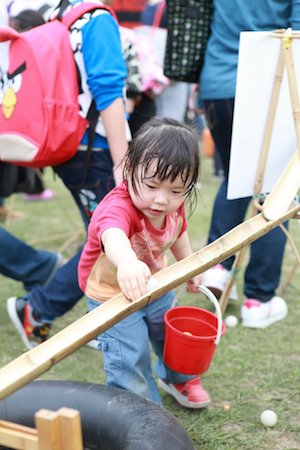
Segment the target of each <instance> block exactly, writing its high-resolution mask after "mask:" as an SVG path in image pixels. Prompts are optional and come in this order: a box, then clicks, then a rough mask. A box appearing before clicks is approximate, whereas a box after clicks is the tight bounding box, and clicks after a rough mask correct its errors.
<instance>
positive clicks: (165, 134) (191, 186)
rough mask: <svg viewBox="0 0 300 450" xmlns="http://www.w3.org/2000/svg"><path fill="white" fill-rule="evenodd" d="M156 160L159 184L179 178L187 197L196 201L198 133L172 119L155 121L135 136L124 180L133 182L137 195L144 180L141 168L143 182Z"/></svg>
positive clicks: (126, 158) (126, 159) (150, 122)
mask: <svg viewBox="0 0 300 450" xmlns="http://www.w3.org/2000/svg"><path fill="white" fill-rule="evenodd" d="M155 160H157V161H158V164H157V168H156V173H155V174H153V175H152V176H156V177H158V179H159V180H161V181H163V180H165V179H170V180H171V181H174V180H175V179H176V178H177V177H178V176H181V179H182V181H183V183H184V186H185V188H186V189H185V196H186V198H187V199H188V200H190V201H192V196H193V198H194V199H196V195H195V194H196V189H195V188H196V184H197V180H198V175H199V164H200V158H199V142H198V137H197V134H196V132H194V130H193V129H192V128H191V127H189V126H188V125H186V124H183V123H181V122H178V121H177V120H174V119H169V118H158V117H156V118H153V119H151V120H149V121H148V122H146V123H145V124H144V125H143V126H142V127H141V128H140V129H139V131H138V132H137V133H136V135H135V137H134V138H133V140H132V142H131V143H130V145H129V148H128V151H127V154H126V156H125V162H124V179H128V178H129V179H130V182H131V184H132V187H133V189H134V191H135V192H137V191H138V188H137V185H138V184H139V183H140V181H141V180H139V179H138V167H139V166H142V168H143V171H142V175H141V178H142V179H144V178H146V177H147V171H148V169H149V167H150V165H151V164H152V163H153V161H155Z"/></svg>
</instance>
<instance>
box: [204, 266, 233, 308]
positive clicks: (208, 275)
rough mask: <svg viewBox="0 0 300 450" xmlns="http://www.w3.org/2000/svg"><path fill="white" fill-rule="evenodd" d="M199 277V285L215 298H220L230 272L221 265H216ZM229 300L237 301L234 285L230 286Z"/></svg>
mask: <svg viewBox="0 0 300 450" xmlns="http://www.w3.org/2000/svg"><path fill="white" fill-rule="evenodd" d="M201 276H202V281H201V284H203V286H206V287H207V288H208V289H210V290H211V291H212V292H213V293H214V294H215V296H216V297H217V298H220V297H221V295H222V292H223V291H224V290H225V287H226V285H227V282H228V280H229V278H230V271H229V270H226V269H225V268H224V267H223V266H222V265H221V264H217V265H216V266H214V267H211V268H210V269H208V270H207V271H206V272H204V273H203V274H202V275H201ZM229 299H230V300H238V293H237V288H236V285H235V284H234V285H233V286H232V289H231V291H230V295H229Z"/></svg>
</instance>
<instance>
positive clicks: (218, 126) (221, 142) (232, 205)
mask: <svg viewBox="0 0 300 450" xmlns="http://www.w3.org/2000/svg"><path fill="white" fill-rule="evenodd" d="M204 107H205V115H206V120H207V124H208V126H209V128H210V131H211V134H212V137H213V139H214V142H215V145H216V152H218V154H219V157H220V161H221V163H222V166H223V170H224V175H225V178H224V180H223V182H222V183H221V184H220V188H219V191H218V193H217V195H216V198H215V202H214V205H213V212H212V218H211V223H210V230H209V234H208V244H209V243H211V242H213V241H215V240H216V239H218V238H219V237H221V236H222V235H223V234H225V233H227V232H228V231H229V230H231V229H232V228H234V227H235V226H237V225H239V224H240V223H241V222H242V221H243V220H244V217H245V214H246V211H247V208H248V205H249V202H250V198H240V199H236V200H227V185H228V172H229V158H230V146H231V135H232V120H233V107H234V101H233V99H224V100H205V101H204ZM233 261H234V257H231V258H229V259H227V260H226V261H223V262H222V266H223V267H224V268H226V269H227V270H230V268H231V266H232V264H233Z"/></svg>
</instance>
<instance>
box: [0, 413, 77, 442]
mask: <svg viewBox="0 0 300 450" xmlns="http://www.w3.org/2000/svg"><path fill="white" fill-rule="evenodd" d="M35 426H36V428H30V427H26V426H24V425H18V424H14V423H11V422H7V421H5V420H0V444H1V445H5V446H8V447H9V448H14V449H17V450H83V440H82V432H81V423H80V414H79V412H78V411H77V410H74V409H70V408H60V409H59V410H58V411H57V412H54V411H49V410H46V409H41V410H40V411H38V412H37V413H36V414H35Z"/></svg>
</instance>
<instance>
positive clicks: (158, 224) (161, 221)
mask: <svg viewBox="0 0 300 450" xmlns="http://www.w3.org/2000/svg"><path fill="white" fill-rule="evenodd" d="M148 220H149V222H150V223H151V225H153V226H154V227H155V228H158V229H159V230H162V229H163V228H164V227H165V225H166V216H164V217H158V218H157V219H149V218H148Z"/></svg>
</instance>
